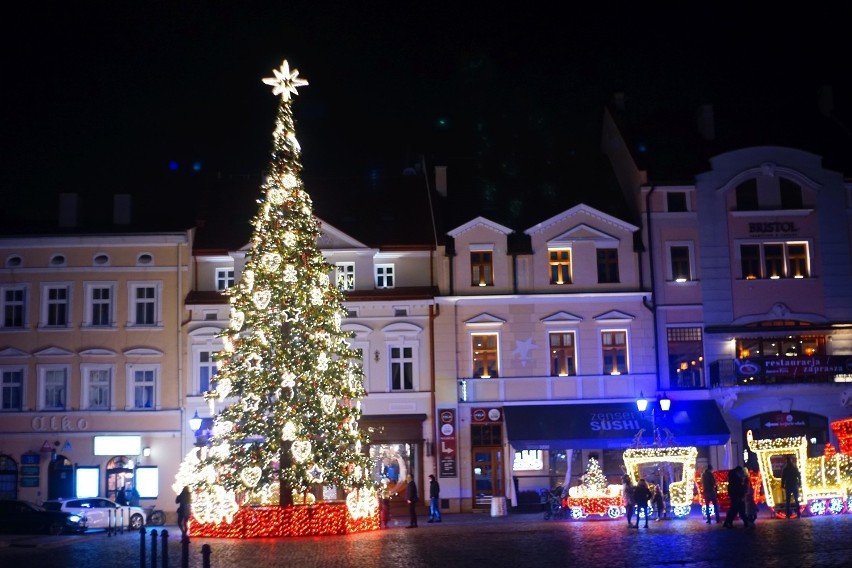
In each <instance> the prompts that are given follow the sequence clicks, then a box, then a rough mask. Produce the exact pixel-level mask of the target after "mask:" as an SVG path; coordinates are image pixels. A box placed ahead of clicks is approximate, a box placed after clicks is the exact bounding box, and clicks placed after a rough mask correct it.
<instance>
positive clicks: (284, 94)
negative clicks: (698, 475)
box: [263, 59, 308, 101]
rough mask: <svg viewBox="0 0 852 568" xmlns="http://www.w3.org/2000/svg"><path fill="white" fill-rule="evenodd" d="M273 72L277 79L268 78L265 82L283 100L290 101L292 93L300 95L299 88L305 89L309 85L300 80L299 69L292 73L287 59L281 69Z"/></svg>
mask: <svg viewBox="0 0 852 568" xmlns="http://www.w3.org/2000/svg"><path fill="white" fill-rule="evenodd" d="M272 72H273V73H274V74H275V77H266V78H265V79H264V80H263V82H264V83H266V84H267V85H271V86H272V87H273V89H272V94H273V95H281V98H282V99H284V100H285V101H289V100H290V93H293V94H294V95H298V94H299V93H297V92H296V89H297V88H298V87H304V86H305V85H307V84H308V82H307V81H306V80H304V79H300V78H299V70H298V69H293V71H292V72H291V71H290V64H289V63H287V60H286V59H285V60H284V63H282V64H281V69H273V70H272Z"/></svg>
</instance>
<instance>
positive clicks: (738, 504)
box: [722, 465, 750, 529]
mask: <svg viewBox="0 0 852 568" xmlns="http://www.w3.org/2000/svg"><path fill="white" fill-rule="evenodd" d="M728 497H729V498H730V500H731V505H730V507H729V508H728V514H727V515H725V522H724V523H723V524H722V526H723V527H725V528H726V529H732V528H734V519H736V518H737V515H739V516H740V518H741V519H742V520H743V526H745V527H748V526H749V524H750V523H749V521H748V517H747V516H746V512H745V473H744V471H743V466H741V465H738V466H737V467H735V468H734V469H732V470H731V471H729V472H728Z"/></svg>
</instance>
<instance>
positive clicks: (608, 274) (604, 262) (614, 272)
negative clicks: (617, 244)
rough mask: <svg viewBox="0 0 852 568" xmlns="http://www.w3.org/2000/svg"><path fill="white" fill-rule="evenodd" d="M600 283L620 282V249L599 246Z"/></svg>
mask: <svg viewBox="0 0 852 568" xmlns="http://www.w3.org/2000/svg"><path fill="white" fill-rule="evenodd" d="M597 253H598V283H599V284H615V283H617V282H618V249H614V248H599V249H598V250H597Z"/></svg>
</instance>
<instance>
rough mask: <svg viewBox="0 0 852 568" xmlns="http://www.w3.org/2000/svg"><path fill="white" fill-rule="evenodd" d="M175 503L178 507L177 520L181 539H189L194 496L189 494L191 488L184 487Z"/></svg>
mask: <svg viewBox="0 0 852 568" xmlns="http://www.w3.org/2000/svg"><path fill="white" fill-rule="evenodd" d="M175 503H177V506H178V508H177V518H178V528H179V529H180V534H181V538H187V535H188V533H189V517H190V515H191V514H192V494H190V492H189V487H187V486H184V488H183V489H182V490H181V492H180V493H179V494H178V496H177V497H175Z"/></svg>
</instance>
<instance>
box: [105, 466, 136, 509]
mask: <svg viewBox="0 0 852 568" xmlns="http://www.w3.org/2000/svg"><path fill="white" fill-rule="evenodd" d="M135 470H136V464H135V463H134V462H133V460H131V459H130V458H128V457H126V456H116V457H114V458H112V459H111V460H109V461H108V462H107V465H106V497H107V499H112V500H113V501H115V498H116V496H117V495H118V491H119V490H120V489H128V488H130V487H132V486H133V474H134V472H135Z"/></svg>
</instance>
